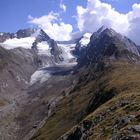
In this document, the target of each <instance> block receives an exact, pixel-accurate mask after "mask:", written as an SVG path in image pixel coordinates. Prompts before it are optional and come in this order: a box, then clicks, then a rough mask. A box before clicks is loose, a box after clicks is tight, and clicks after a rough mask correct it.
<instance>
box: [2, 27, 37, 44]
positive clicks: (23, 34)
mask: <svg viewBox="0 0 140 140" xmlns="http://www.w3.org/2000/svg"><path fill="white" fill-rule="evenodd" d="M35 31H36V29H31V28H28V29H21V30H18V31H17V32H16V33H4V32H2V33H0V43H2V42H4V41H6V40H7V39H12V38H15V37H16V38H25V37H30V36H31V35H32V34H34V33H35Z"/></svg>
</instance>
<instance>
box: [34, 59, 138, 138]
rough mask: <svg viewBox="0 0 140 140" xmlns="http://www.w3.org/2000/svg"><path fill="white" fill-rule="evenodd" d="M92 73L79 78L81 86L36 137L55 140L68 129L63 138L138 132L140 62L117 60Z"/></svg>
mask: <svg viewBox="0 0 140 140" xmlns="http://www.w3.org/2000/svg"><path fill="white" fill-rule="evenodd" d="M85 73H86V72H85ZM86 74H87V73H86ZM86 74H85V75H86ZM88 74H89V75H90V79H88V76H86V79H83V81H82V80H80V81H79V87H75V89H76V90H74V91H72V92H71V95H70V96H68V97H65V98H64V99H63V100H62V101H61V102H60V103H59V104H58V107H57V109H56V112H55V113H54V114H53V115H52V116H51V117H50V118H49V119H48V120H47V122H46V124H45V125H44V127H43V128H41V129H40V130H39V131H38V133H37V134H36V135H35V136H34V137H33V138H32V140H55V139H58V138H60V136H61V135H63V134H64V133H66V132H67V131H68V133H66V134H65V135H64V136H63V137H62V139H65V138H67V139H68V140H73V139H76V140H79V139H80V138H81V137H88V138H89V139H95V140H96V139H111V138H114V139H115V138H120V137H125V134H127V135H128V134H130V135H131V136H132V135H136V134H137V133H138V132H137V130H135V127H136V126H135V125H138V124H139V123H140V122H139V121H140V117H139V116H140V112H139V110H140V66H139V65H137V64H134V63H128V62H126V61H119V62H117V61H116V62H113V63H112V62H111V63H110V64H109V66H107V67H106V68H105V69H104V72H102V73H101V74H100V73H94V74H93V71H92V72H91V73H88ZM82 75H83V73H82ZM91 75H93V78H92V79H91V77H92V76H91ZM95 75H96V77H94V76H95ZM86 83H87V84H86ZM112 89H113V90H112ZM97 94H98V96H97V97H98V98H96V95H97ZM110 95H111V96H110ZM106 97H110V98H106ZM89 102H90V103H89ZM87 114H89V115H88V116H87V117H86V115H87ZM82 119H83V121H82ZM80 121H81V122H80ZM79 122H80V123H79ZM86 122H87V123H86ZM78 123H79V124H78ZM76 124H78V125H76ZM74 125H76V126H74ZM73 126H74V128H72V127H73ZM133 127H134V128H133ZM71 128H72V129H71ZM69 129H71V130H70V131H69ZM122 134H123V135H122ZM135 137H136V136H135Z"/></svg>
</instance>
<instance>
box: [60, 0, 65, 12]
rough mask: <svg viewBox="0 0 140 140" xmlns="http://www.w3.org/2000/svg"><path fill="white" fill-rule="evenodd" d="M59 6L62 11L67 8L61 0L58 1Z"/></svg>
mask: <svg viewBox="0 0 140 140" xmlns="http://www.w3.org/2000/svg"><path fill="white" fill-rule="evenodd" d="M59 6H60V8H61V9H62V10H63V12H66V10H67V7H66V5H65V4H64V3H63V0H61V1H60V5H59Z"/></svg>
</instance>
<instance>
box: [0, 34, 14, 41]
mask: <svg viewBox="0 0 140 140" xmlns="http://www.w3.org/2000/svg"><path fill="white" fill-rule="evenodd" d="M14 36H15V34H14V33H0V43H2V42H4V41H5V40H7V39H11V38H14Z"/></svg>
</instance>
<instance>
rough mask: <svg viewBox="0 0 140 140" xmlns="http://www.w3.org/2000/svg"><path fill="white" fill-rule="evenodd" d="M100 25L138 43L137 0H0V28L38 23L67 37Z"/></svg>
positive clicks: (11, 29)
mask: <svg viewBox="0 0 140 140" xmlns="http://www.w3.org/2000/svg"><path fill="white" fill-rule="evenodd" d="M102 25H106V26H108V27H111V28H113V29H115V30H116V31H117V32H119V33H121V34H123V35H125V36H127V37H129V38H130V39H132V40H133V41H134V42H135V43H137V44H140V39H139V36H140V27H139V25H140V0H0V32H16V31H17V30H18V29H23V28H28V27H34V26H38V27H40V28H42V29H43V30H44V31H45V32H46V33H47V34H48V35H49V36H50V37H52V38H53V39H56V40H69V39H71V38H76V37H78V36H80V35H81V34H83V33H85V32H90V33H93V32H95V31H97V29H99V28H100V27H101V26H102Z"/></svg>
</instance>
